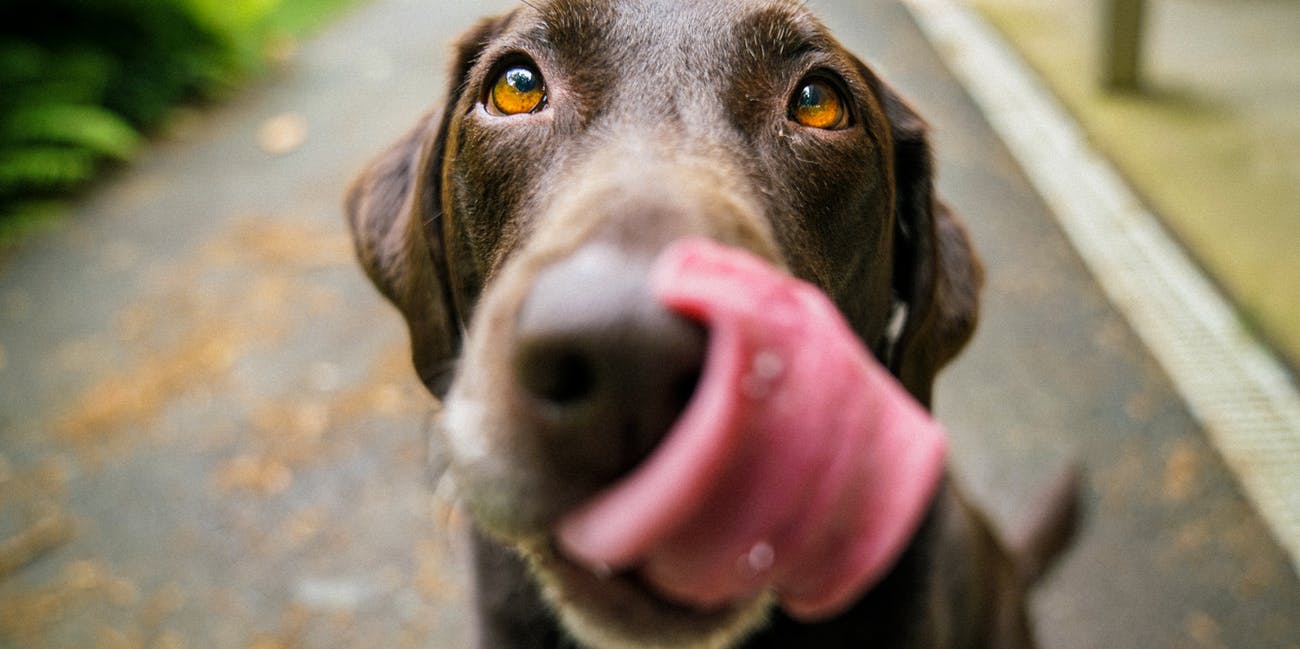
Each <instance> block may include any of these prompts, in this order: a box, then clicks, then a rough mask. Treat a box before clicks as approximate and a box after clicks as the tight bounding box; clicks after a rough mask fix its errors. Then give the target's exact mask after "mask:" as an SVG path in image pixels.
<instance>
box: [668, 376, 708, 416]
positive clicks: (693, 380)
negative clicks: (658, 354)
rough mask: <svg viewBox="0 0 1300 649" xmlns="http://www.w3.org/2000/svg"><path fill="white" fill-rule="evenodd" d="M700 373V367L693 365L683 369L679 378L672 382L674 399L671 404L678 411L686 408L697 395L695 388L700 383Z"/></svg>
mask: <svg viewBox="0 0 1300 649" xmlns="http://www.w3.org/2000/svg"><path fill="white" fill-rule="evenodd" d="M700 373H701V371H700V368H699V367H692V368H690V369H688V370H684V371H682V373H681V374H680V375H678V377H677V380H676V381H674V382H673V384H672V389H671V392H670V393H671V395H672V401H671V402H670V403H669V405H670V406H671V407H672V408H673V409H675V410H677V411H678V412H681V411H683V410H686V406H687V404H689V403H690V402H691V398H692V397H694V396H695V388H697V387H699V385H700Z"/></svg>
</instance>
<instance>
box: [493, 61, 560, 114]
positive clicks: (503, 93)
mask: <svg viewBox="0 0 1300 649" xmlns="http://www.w3.org/2000/svg"><path fill="white" fill-rule="evenodd" d="M545 99H546V84H545V83H544V82H543V81H542V75H541V73H540V72H538V71H537V70H536V69H534V68H532V67H530V66H527V65H512V66H510V67H508V68H506V69H505V71H503V72H502V73H501V76H499V77H497V80H496V83H494V84H493V85H492V92H491V93H489V94H488V106H487V107H488V111H489V112H491V113H493V114H494V115H519V114H521V113H531V112H533V111H536V110H537V109H538V108H540V107H541V106H542V102H543V101H544V100H545Z"/></svg>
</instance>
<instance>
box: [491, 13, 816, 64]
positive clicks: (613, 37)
mask: <svg viewBox="0 0 1300 649" xmlns="http://www.w3.org/2000/svg"><path fill="white" fill-rule="evenodd" d="M525 5H526V6H525V7H523V8H522V11H521V12H520V13H519V14H518V16H517V21H516V24H515V27H516V28H517V29H519V30H520V32H521V33H522V35H524V36H525V37H526V38H529V39H530V40H533V41H535V42H538V43H544V44H546V45H547V46H549V47H552V48H555V49H557V50H562V51H568V53H571V54H577V55H590V54H591V53H592V50H593V49H594V48H597V47H602V48H615V49H623V50H627V51H630V52H635V53H638V54H641V55H642V56H643V57H644V58H645V59H646V60H647V61H648V62H652V63H653V64H657V65H665V64H670V63H671V62H672V61H671V60H670V59H673V58H675V59H676V60H677V61H679V62H680V61H687V62H694V63H696V64H699V63H701V62H702V61H701V60H700V58H699V57H701V56H710V55H719V54H723V53H724V52H723V50H728V49H729V50H733V51H734V50H741V51H744V52H745V53H747V54H749V55H751V56H755V57H762V56H791V55H794V54H796V53H798V52H801V51H805V50H808V49H813V48H824V49H831V48H833V47H834V45H833V43H834V41H833V39H831V38H830V37H829V35H828V33H827V31H826V29H825V28H824V27H823V26H822V24H821V23H820V21H818V20H817V19H816V17H815V16H813V14H812V13H811V11H809V9H808V8H807V7H806V6H805V4H804V3H803V2H802V1H801V0H527V2H526V3H525ZM667 55H675V57H672V56H667Z"/></svg>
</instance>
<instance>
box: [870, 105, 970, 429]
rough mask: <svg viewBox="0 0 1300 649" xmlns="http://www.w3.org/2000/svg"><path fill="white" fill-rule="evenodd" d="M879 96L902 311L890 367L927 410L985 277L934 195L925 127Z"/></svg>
mask: <svg viewBox="0 0 1300 649" xmlns="http://www.w3.org/2000/svg"><path fill="white" fill-rule="evenodd" d="M882 95H883V97H882V101H883V103H884V109H885V114H886V116H887V118H888V119H889V123H890V131H891V134H892V136H893V143H894V184H895V227H896V231H895V233H894V237H895V239H894V240H895V243H894V246H895V250H894V293H895V296H896V297H897V299H898V300H899V301H900V302H901V303H902V304H903V305H904V306H906V309H907V310H906V319H905V325H904V327H903V330H902V332H901V335H899V337H898V339H897V341H896V343H895V345H894V349H893V353H892V356H891V358H890V359H889V365H890V369H891V370H892V371H893V372H894V375H895V376H897V377H898V379H899V381H901V382H902V383H903V385H904V386H905V387H906V388H907V389H908V391H909V392H911V393H912V395H913V396H915V397H916V398H917V400H918V401H920V402H921V403H922V404H924V405H926V406H927V407H928V406H929V405H930V392H931V388H932V387H933V383H934V378H935V375H936V374H938V372H939V370H940V369H942V368H943V366H944V365H946V364H947V363H948V362H949V361H950V360H952V359H953V357H955V356H956V355H957V353H958V352H959V351H961V349H962V347H964V346H965V345H966V343H967V341H969V340H970V337H971V334H972V333H974V331H975V322H976V319H977V317H978V314H979V291H980V287H981V286H982V285H983V283H984V271H983V268H982V267H981V265H980V263H979V260H978V259H977V258H976V256H975V251H974V250H973V249H972V247H971V244H970V239H969V237H968V236H967V234H966V228H965V227H964V226H963V225H962V223H961V221H960V219H959V218H958V217H957V215H956V214H954V213H953V212H952V211H951V210H949V209H948V206H947V205H944V204H943V203H942V202H941V201H939V200H938V198H936V197H935V192H934V163H933V160H932V158H931V155H930V145H929V141H928V139H927V135H926V132H927V127H926V124H925V121H924V120H922V119H921V118H920V116H918V115H917V114H916V112H915V111H914V110H912V108H911V107H910V106H908V105H907V103H906V102H904V101H903V100H902V99H901V98H900V97H899V96H898V95H897V94H895V93H894V92H893V91H892V90H890V89H889V88H888V87H884V86H883V85H882Z"/></svg>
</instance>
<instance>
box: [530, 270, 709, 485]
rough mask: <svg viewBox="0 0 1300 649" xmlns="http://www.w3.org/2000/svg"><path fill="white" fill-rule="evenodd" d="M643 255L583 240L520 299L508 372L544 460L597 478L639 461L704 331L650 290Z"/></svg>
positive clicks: (679, 395)
mask: <svg viewBox="0 0 1300 649" xmlns="http://www.w3.org/2000/svg"><path fill="white" fill-rule="evenodd" d="M649 265H650V260H649V259H645V260H638V259H636V258H631V259H629V258H628V257H627V256H626V255H624V254H622V253H620V251H618V250H617V249H615V248H614V247H613V246H601V245H597V246H589V247H588V248H584V249H582V250H580V251H578V252H577V253H575V254H573V255H570V256H568V257H566V258H565V259H563V260H562V261H559V262H557V263H554V264H552V265H550V266H548V267H546V268H545V269H544V270H543V271H542V272H541V273H540V274H539V275H538V276H537V278H536V281H535V282H534V284H533V286H532V288H531V290H530V292H529V294H528V295H527V297H526V298H525V300H524V303H523V305H522V308H521V310H520V313H519V319H518V321H517V328H516V334H515V345H516V350H515V355H514V360H515V362H514V368H513V370H514V374H515V377H514V378H515V380H516V381H517V383H518V387H519V388H520V392H521V393H522V394H523V395H524V398H523V399H522V400H521V402H522V404H523V408H524V413H523V415H524V416H525V417H527V418H528V419H529V420H530V421H531V423H532V425H533V426H534V427H535V429H536V430H537V431H538V434H540V435H541V436H542V437H543V439H542V440H541V441H542V442H543V443H542V444H541V445H540V446H539V447H540V448H541V449H543V453H545V454H546V455H547V456H548V457H547V459H548V460H549V463H550V464H551V466H552V467H553V468H554V470H557V471H563V472H565V475H566V477H571V478H572V479H575V480H579V481H581V482H583V483H587V484H591V485H592V486H603V485H605V484H607V483H609V482H612V481H613V480H614V479H616V478H618V477H619V476H621V475H623V474H624V473H626V472H627V471H629V470H631V469H632V468H633V467H635V466H636V465H637V464H639V463H640V462H641V461H642V460H643V459H644V458H645V457H646V456H647V455H648V454H649V453H650V451H651V450H652V449H653V448H654V447H655V445H656V444H658V443H659V441H660V440H661V439H662V438H663V437H664V435H665V434H666V433H667V432H668V430H669V429H670V428H671V427H672V425H673V423H674V422H675V421H677V419H678V417H679V416H680V415H681V413H682V411H683V410H684V409H685V407H686V404H687V402H688V401H689V400H690V398H691V395H692V394H693V393H694V391H695V386H696V383H697V382H698V380H699V376H700V371H701V367H702V365H703V362H704V353H705V345H706V342H707V341H706V334H705V331H704V329H703V328H702V327H701V326H699V325H698V324H696V323H694V322H692V321H690V320H687V319H686V318H683V317H681V316H678V315H676V314H674V313H671V312H669V311H668V310H667V309H665V308H664V307H662V306H660V305H659V304H658V303H657V302H656V301H655V300H654V299H653V297H652V296H651V294H650V291H649V287H648V284H647V273H648V270H649Z"/></svg>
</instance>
